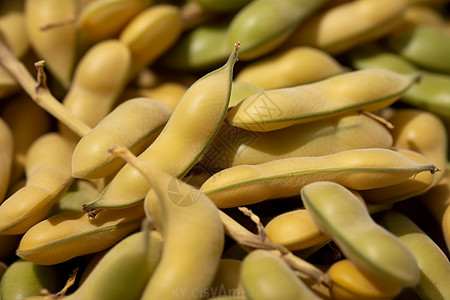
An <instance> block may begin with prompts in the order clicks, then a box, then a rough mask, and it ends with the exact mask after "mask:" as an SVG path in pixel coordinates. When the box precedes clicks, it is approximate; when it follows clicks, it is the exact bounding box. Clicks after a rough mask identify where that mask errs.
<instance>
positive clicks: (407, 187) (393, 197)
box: [360, 149, 444, 204]
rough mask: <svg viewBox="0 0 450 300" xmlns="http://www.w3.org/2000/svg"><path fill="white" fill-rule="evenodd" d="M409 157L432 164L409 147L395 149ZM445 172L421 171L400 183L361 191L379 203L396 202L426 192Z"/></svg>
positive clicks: (367, 199)
mask: <svg viewBox="0 0 450 300" xmlns="http://www.w3.org/2000/svg"><path fill="white" fill-rule="evenodd" d="M395 150H396V151H398V152H400V153H402V154H404V155H405V156H406V157H408V158H409V159H411V160H413V161H415V162H417V163H420V164H431V163H432V162H431V161H430V160H429V159H428V158H427V157H425V156H424V155H422V154H421V153H419V152H416V151H413V150H409V149H395ZM443 173H444V172H436V173H430V172H421V173H419V174H417V175H415V176H414V177H411V178H408V179H406V180H405V181H403V182H400V183H398V184H394V185H390V186H386V187H381V188H376V189H370V190H365V191H360V193H361V196H362V197H363V198H364V200H366V201H368V202H370V203H377V204H394V203H395V202H398V201H402V200H407V199H409V198H411V197H415V196H419V195H423V194H425V193H426V192H427V191H428V190H429V189H431V188H432V187H433V186H434V185H435V184H436V183H437V180H438V178H441V177H442V175H441V174H443Z"/></svg>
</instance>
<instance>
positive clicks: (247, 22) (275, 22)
mask: <svg viewBox="0 0 450 300" xmlns="http://www.w3.org/2000/svg"><path fill="white" fill-rule="evenodd" d="M326 2H327V0H316V1H309V0H255V1H252V2H250V3H249V4H247V5H246V6H245V7H243V8H242V9H241V10H239V12H238V13H237V14H236V15H235V16H234V18H233V20H232V21H231V23H230V25H229V28H228V34H227V47H228V49H230V48H232V46H233V44H234V43H235V41H241V42H242V49H241V50H240V51H241V52H240V54H239V56H240V59H242V60H252V59H255V58H258V57H261V56H262V55H264V54H267V53H269V52H271V51H273V50H274V49H276V48H277V47H279V46H280V45H281V44H282V43H283V42H284V41H286V40H287V39H288V38H289V36H290V34H292V32H293V31H294V30H295V29H296V28H297V26H298V25H299V24H300V23H301V22H302V21H303V20H305V19H307V18H308V17H309V16H310V15H312V14H313V13H315V12H316V11H317V10H318V9H319V8H321V7H322V6H323V5H324V4H325V3H326Z"/></svg>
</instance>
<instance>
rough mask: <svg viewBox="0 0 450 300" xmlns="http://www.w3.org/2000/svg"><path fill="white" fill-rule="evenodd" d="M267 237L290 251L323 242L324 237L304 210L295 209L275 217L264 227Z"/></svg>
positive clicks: (325, 239)
mask: <svg viewBox="0 0 450 300" xmlns="http://www.w3.org/2000/svg"><path fill="white" fill-rule="evenodd" d="M265 231H266V234H267V237H268V238H269V239H270V240H271V241H272V242H275V243H279V244H281V245H283V246H285V247H286V248H288V249H289V250H291V251H296V250H302V249H306V248H309V247H312V246H315V245H318V244H320V243H323V242H325V241H328V240H329V237H327V236H326V235H324V234H323V233H322V232H320V230H319V229H318V228H317V226H316V225H315V224H314V222H313V220H312V219H311V217H310V215H309V213H308V211H307V210H306V209H296V210H292V211H289V212H286V213H282V214H280V215H277V216H276V217H274V218H273V219H271V220H270V221H269V222H268V223H267V225H266V226H265Z"/></svg>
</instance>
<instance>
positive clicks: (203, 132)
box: [85, 44, 239, 210]
mask: <svg viewBox="0 0 450 300" xmlns="http://www.w3.org/2000/svg"><path fill="white" fill-rule="evenodd" d="M238 49H239V44H237V45H236V49H235V50H234V51H233V52H232V53H231V54H230V57H229V59H228V61H227V62H226V63H225V64H224V65H223V66H222V67H220V68H218V69H216V70H214V71H212V72H210V73H208V74H206V75H204V76H203V77H201V78H199V79H198V80H197V81H196V82H195V83H194V84H192V85H191V86H190V87H189V89H188V90H187V91H186V93H185V95H184V96H183V98H182V99H181V100H180V103H179V104H178V105H177V107H176V109H175V110H174V111H173V113H172V115H171V117H170V118H169V120H168V121H167V124H166V126H164V128H163V130H162V131H161V133H160V135H159V136H158V138H157V139H156V140H155V141H154V142H153V143H152V144H151V145H150V146H149V147H148V148H147V149H146V150H144V152H142V153H141V154H140V155H139V159H141V160H143V161H145V162H147V163H150V164H152V165H154V166H157V167H158V168H160V169H161V170H163V171H165V172H167V173H169V174H171V175H174V176H176V177H178V178H180V177H183V176H184V175H186V173H187V172H188V171H189V170H190V169H191V168H192V167H193V166H194V165H195V164H196V163H197V161H198V160H199V158H200V156H201V155H202V154H203V152H204V151H205V149H206V147H207V145H208V144H209V143H210V142H211V141H212V139H213V138H214V136H215V135H216V134H217V132H218V130H219V127H220V125H221V124H222V123H223V121H224V119H225V116H226V112H227V109H228V102H229V98H230V90H231V82H232V76H233V68H234V64H235V62H236V60H237V51H238ZM192 120H194V121H192ZM149 190H150V185H149V184H148V182H147V181H146V179H145V178H144V177H143V176H142V175H141V174H140V173H139V171H137V170H136V169H135V168H134V167H133V166H130V165H129V164H126V165H125V166H124V167H123V168H122V169H120V170H119V172H118V173H117V174H116V175H115V177H114V178H113V179H112V181H111V182H110V183H109V184H108V186H106V187H105V189H104V191H103V192H102V194H101V196H100V197H99V198H98V199H97V200H96V201H94V202H91V203H89V204H88V205H86V207H85V209H86V210H90V209H98V208H114V207H124V206H127V205H133V204H136V203H138V202H142V201H143V200H144V198H145V196H146V195H147V193H148V191H149Z"/></svg>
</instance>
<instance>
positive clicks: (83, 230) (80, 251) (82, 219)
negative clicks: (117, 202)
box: [17, 205, 144, 265]
mask: <svg viewBox="0 0 450 300" xmlns="http://www.w3.org/2000/svg"><path fill="white" fill-rule="evenodd" d="M143 216H144V211H143V207H142V205H140V206H136V207H130V208H127V209H123V210H121V209H119V210H112V211H102V212H99V213H98V214H97V216H96V217H95V218H94V219H92V218H90V217H89V216H88V215H87V214H85V213H82V212H79V213H77V212H75V213H61V214H57V215H54V216H51V217H49V218H47V219H45V220H43V221H41V222H39V223H37V224H36V225H34V226H33V227H31V228H30V229H29V230H28V231H27V232H26V233H25V234H24V235H23V237H22V239H21V241H20V244H19V247H18V249H17V255H18V256H19V257H21V258H23V259H25V260H28V261H31V262H34V263H37V264H41V265H54V264H58V263H62V262H64V261H67V260H69V259H72V258H74V257H77V256H81V255H86V254H90V253H96V252H99V251H102V250H104V249H106V248H109V247H111V246H113V245H114V244H116V243H117V242H118V241H120V240H121V239H123V238H124V237H126V236H127V235H128V234H130V233H131V232H133V231H135V230H136V229H138V228H139V226H141V223H142V218H143ZM125 263H126V262H125Z"/></svg>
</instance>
